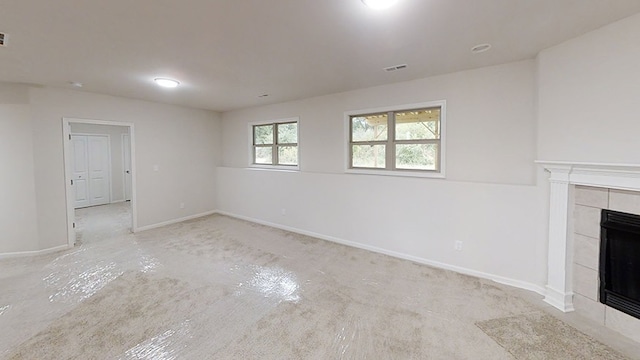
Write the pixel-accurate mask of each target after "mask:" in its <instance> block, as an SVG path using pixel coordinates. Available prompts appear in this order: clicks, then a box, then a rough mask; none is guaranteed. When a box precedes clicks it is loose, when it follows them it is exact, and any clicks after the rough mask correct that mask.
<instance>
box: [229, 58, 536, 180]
mask: <svg viewBox="0 0 640 360" xmlns="http://www.w3.org/2000/svg"><path fill="white" fill-rule="evenodd" d="M442 99H444V100H446V101H447V149H446V151H447V169H446V172H447V178H448V179H450V180H460V181H474V182H489V183H504V184H527V185H530V184H533V183H534V182H535V168H534V167H533V166H532V165H531V164H532V163H533V161H534V160H535V115H534V114H535V113H534V106H535V102H534V100H535V62H534V61H523V62H517V63H511V64H507V65H501V66H494V67H487V68H482V69H477V70H473V71H464V72H459V73H454V74H449V75H444V76H437V77H432V78H428V79H421V80H415V81H409V82H402V83H397V84H392V85H386V86H379V87H373V88H367V89H361V90H357V91H351V92H346V93H340V94H332V95H328V96H323V97H315V98H310V99H305V100H300V101H293V102H288V103H284V104H276V105H271V106H264V107H257V108H251V109H246V110H240V111H233V112H228V113H224V114H223V119H224V125H223V127H224V137H223V143H224V160H223V162H224V166H230V167H246V166H247V164H248V163H249V155H248V153H247V149H248V146H249V143H248V141H249V140H248V128H247V123H248V122H251V121H259V120H272V119H280V118H287V117H293V116H300V128H299V131H300V140H299V141H300V153H301V155H300V156H301V161H300V167H301V169H302V170H303V171H309V172H330V173H342V172H344V139H345V134H344V112H345V111H349V110H359V109H367V108H376V107H385V106H393V105H402V104H411V103H421V102H426V101H432V100H442Z"/></svg>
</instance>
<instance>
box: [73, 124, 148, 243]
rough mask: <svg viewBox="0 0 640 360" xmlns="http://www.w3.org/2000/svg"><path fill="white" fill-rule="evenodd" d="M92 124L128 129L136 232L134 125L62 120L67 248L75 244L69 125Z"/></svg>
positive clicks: (133, 220)
mask: <svg viewBox="0 0 640 360" xmlns="http://www.w3.org/2000/svg"><path fill="white" fill-rule="evenodd" d="M72 123H78V124H93V125H111V126H124V127H128V128H129V140H130V141H131V231H132V232H134V233H135V232H137V231H138V201H137V196H136V173H137V171H136V156H135V154H136V150H135V149H136V147H135V131H134V124H133V123H130V122H120V121H107V120H92V119H79V118H70V117H64V118H62V144H63V155H64V180H65V196H66V207H67V243H68V245H69V247H70V248H71V247H73V246H74V244H75V242H76V230H75V227H74V222H75V207H74V203H75V202H74V192H73V188H72V185H71V179H72V174H71V141H70V140H69V137H70V136H71V124H72Z"/></svg>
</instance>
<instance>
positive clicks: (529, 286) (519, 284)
mask: <svg viewBox="0 0 640 360" xmlns="http://www.w3.org/2000/svg"><path fill="white" fill-rule="evenodd" d="M216 213H218V214H221V215H226V216H230V217H233V218H237V219H241V220H246V221H250V222H253V223H257V224H261V225H266V226H270V227H273V228H277V229H282V230H286V231H291V232H294V233H298V234H302V235H307V236H311V237H315V238H318V239H322V240H327V241H331V242H335V243H338V244H342V245H347V246H350V247H355V248H358V249H363V250H368V251H373V252H376V253H380V254H385V255H389V256H393V257H395V258H399V259H404V260H409V261H413V262H416V263H419V264H424V265H429V266H433V267H436V268H439V269H444V270H451V271H455V272H457V273H460V274H465V275H470V276H474V277H478V278H482V279H488V280H492V281H495V282H497V283H500V284H505V285H509V286H513V287H516V288H520V289H525V290H529V291H533V292H536V293H538V294H540V295H543V296H544V295H546V294H547V291H546V290H545V288H544V287H542V286H540V285H536V284H533V283H529V282H526V281H521V280H516V279H511V278H507V277H504V276H500V275H494V274H489V273H485V272H482V271H477V270H473V269H468V268H464V267H460V266H455V265H449V264H445V263H441V262H438V261H433V260H429V259H425V258H421V257H417V256H413V255H409V254H404V253H400V252H396V251H392V250H387V249H383V248H379V247H376V246H371V245H366V244H361V243H357V242H353V241H349V240H344V239H340V238H337V237H333V236H328V235H323V234H319V233H315V232H312V231H306V230H301V229H298V228H294V227H290V226H286V225H280V224H276V223H272V222H269V221H263V220H259V219H254V218H251V217H248V216H242V215H237V214H233V213H230V212H227V211H221V210H218V211H216Z"/></svg>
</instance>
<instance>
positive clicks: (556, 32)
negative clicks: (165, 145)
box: [0, 0, 640, 111]
mask: <svg viewBox="0 0 640 360" xmlns="http://www.w3.org/2000/svg"><path fill="white" fill-rule="evenodd" d="M638 12H640V1H638V0H399V1H398V3H397V4H396V6H394V7H393V8H391V9H388V10H385V11H380V10H377V11H376V10H372V9H369V8H367V7H365V6H364V5H363V4H362V2H361V1H360V0H320V1H311V0H268V1H267V0H108V1H107V0H103V1H99V0H56V1H45V0H0V32H4V33H6V34H7V35H8V40H7V46H6V47H0V64H1V66H0V81H4V82H17V83H28V84H38V85H44V86H52V87H67V88H72V86H71V85H70V84H69V83H70V82H80V83H82V84H83V85H84V86H83V87H82V88H81V91H89V92H96V93H103V94H111V95H118V96H124V97H130V98H137V99H145V100H152V101H158V102H164V103H171V104H179V105H184V106H189V107H195V108H203V109H210V110H216V111H227V110H232V109H238V108H244V107H249V106H255V105H261V104H268V103H276V102H282V101H286V100H293V99H300V98H306V97H311V96H317V95H324V94H329V93H335V92H340V91H346V90H352V89H357V88H363V87H369V86H375V85H382V84H388V83H393V82H399V81H405V80H411V79H416V78H423V77H428V76H432V75H438V74H444V73H450V72H454V71H460V70H465V69H472V68H478V67H483V66H489V65H496V64H502V63H506V62H511V61H516V60H523V59H531V58H533V57H535V55H536V54H537V53H538V52H539V51H540V50H542V49H544V48H547V47H550V46H553V45H555V44H558V43H561V42H563V41H565V40H568V39H571V38H573V37H576V36H578V35H581V34H583V33H585V32H588V31H590V30H594V29H596V28H598V27H601V26H603V25H605V24H608V23H611V22H613V21H616V20H619V19H622V18H624V17H627V16H630V15H633V14H635V13H638ZM481 43H490V44H492V48H491V50H490V51H487V52H484V53H480V54H474V53H472V52H471V51H470V49H471V48H472V47H473V46H474V45H477V44H481ZM398 64H408V67H407V68H406V69H404V70H398V71H394V72H386V71H384V70H383V68H384V67H388V66H393V65H398ZM155 77H170V78H175V79H177V80H179V81H180V82H181V85H180V87H178V88H176V89H171V90H169V89H162V88H159V87H157V86H155V84H154V83H153V79H154V78H155ZM262 94H269V96H267V97H259V96H260V95H262Z"/></svg>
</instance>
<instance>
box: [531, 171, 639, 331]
mask: <svg viewBox="0 0 640 360" xmlns="http://www.w3.org/2000/svg"><path fill="white" fill-rule="evenodd" d="M538 163H539V164H541V165H542V166H543V167H544V169H545V170H547V171H548V172H550V177H549V237H548V258H547V260H548V273H547V288H546V292H545V299H544V300H545V301H546V302H547V303H549V304H551V305H553V306H554V307H556V308H558V309H560V310H562V311H565V312H568V311H574V310H575V311H576V312H577V313H578V314H579V315H581V316H584V317H585V318H588V319H590V320H592V321H595V322H596V323H598V324H601V325H604V326H606V327H607V328H609V329H612V330H614V331H617V332H619V333H621V334H623V335H625V336H627V337H629V338H631V339H633V340H635V341H637V342H639V343H640V318H639V317H637V316H636V315H630V314H629V313H627V312H625V311H621V310H618V308H619V307H617V306H616V307H614V306H615V305H612V304H610V303H609V302H608V303H603V302H602V301H603V300H604V301H610V300H612V299H613V300H614V301H613V302H615V296H611V295H609V293H607V294H606V295H604V296H602V295H601V293H600V290H601V288H600V286H601V281H600V262H601V261H600V260H601V254H600V247H601V245H602V244H601V239H602V238H601V235H602V234H601V230H602V228H601V223H602V210H603V209H605V210H613V211H616V212H619V213H626V214H636V215H640V164H635V165H623V164H587V163H570V162H557V161H556V162H553V161H539V162H538ZM632 217H633V216H632ZM632 222H633V221H632ZM618 228H622V229H623V230H626V229H627V227H624V226H622V227H618ZM606 231H607V235H608V236H609V235H613V236H614V237H616V236H619V234H615V232H616V231H617V230H616V229H615V228H614V226H612V227H611V229H607V230H606ZM632 233H633V232H632ZM625 236H626V235H625ZM638 237H640V235H638V236H637V237H636V239H638ZM609 245H610V244H609V243H607V245H606V246H604V248H605V249H606V248H607V246H609ZM614 250H615V249H614ZM609 254H612V253H611V252H610V253H609ZM623 255H625V256H626V255H627V253H626V252H624V251H623ZM636 259H638V258H636ZM605 261H606V260H605ZM637 261H640V260H636V262H635V265H634V266H635V267H634V268H633V269H635V270H633V271H632V273H633V272H635V273H636V274H637V273H639V272H640V268H639V267H638V262H637ZM623 264H624V262H623ZM606 269H607V268H605V270H606ZM608 269H609V275H611V274H612V273H611V271H612V269H615V267H613V268H612V267H611V266H609V267H608ZM609 275H607V276H609ZM602 279H604V280H603V282H605V284H606V285H612V286H613V285H614V283H612V282H611V280H609V282H607V278H606V277H603V278H602ZM633 282H634V283H636V284H637V283H638V282H640V278H638V277H636V278H635V280H633ZM619 288H622V289H625V290H623V291H622V293H621V294H620V293H619V294H618V297H619V298H623V299H630V298H631V300H634V299H633V296H632V295H631V293H630V292H629V290H628V288H624V287H621V286H619ZM609 290H612V291H613V292H615V291H616V288H615V286H614V287H613V288H609ZM625 291H626V292H625ZM635 300H639V298H638V297H636V298H635Z"/></svg>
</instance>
